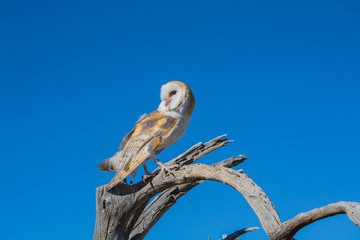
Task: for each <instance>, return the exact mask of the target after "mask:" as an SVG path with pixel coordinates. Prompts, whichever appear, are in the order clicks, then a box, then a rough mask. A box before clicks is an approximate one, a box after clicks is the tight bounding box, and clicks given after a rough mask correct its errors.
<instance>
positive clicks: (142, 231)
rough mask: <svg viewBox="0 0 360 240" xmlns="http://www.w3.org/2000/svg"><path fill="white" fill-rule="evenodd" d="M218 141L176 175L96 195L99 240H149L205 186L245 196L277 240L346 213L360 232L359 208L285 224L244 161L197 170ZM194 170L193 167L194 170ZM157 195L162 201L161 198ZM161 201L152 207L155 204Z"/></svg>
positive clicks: (331, 208)
mask: <svg viewBox="0 0 360 240" xmlns="http://www.w3.org/2000/svg"><path fill="white" fill-rule="evenodd" d="M225 136H226V135H222V136H219V137H217V138H215V139H213V140H211V141H209V142H207V143H205V144H202V143H198V144H196V145H195V146H193V147H192V148H190V149H189V150H187V151H186V152H185V153H183V154H182V155H180V156H178V157H177V158H175V159H173V160H171V161H170V162H169V163H168V164H173V163H177V164H179V165H180V166H181V167H180V169H179V170H177V171H174V175H168V176H166V177H165V178H163V177H162V176H160V175H157V176H155V177H154V178H152V179H150V180H148V181H146V182H139V183H136V184H132V185H128V184H127V183H126V181H123V182H121V183H120V184H118V185H117V186H116V187H115V188H113V189H112V190H111V191H110V192H107V191H105V186H101V187H98V188H97V189H96V224H95V232H94V240H125V239H126V240H127V239H131V240H138V239H144V238H145V236H146V234H147V233H148V232H149V231H150V229H151V228H152V227H153V226H154V225H155V224H156V223H157V222H158V221H159V219H160V218H161V217H162V216H163V215H164V214H165V212H166V211H167V210H169V209H170V208H171V207H172V206H173V205H174V204H175V203H176V201H177V200H178V199H179V198H181V197H182V196H183V195H185V194H186V193H187V192H189V191H190V190H191V189H192V188H194V187H196V186H197V185H199V184H201V183H202V182H203V181H205V180H212V181H217V182H222V183H224V184H227V185H229V186H231V187H233V188H234V189H236V190H237V191H238V192H239V193H241V194H242V195H243V196H244V198H245V199H246V201H247V202H248V203H249V205H250V206H251V207H252V209H253V210H254V212H255V213H256V215H257V216H258V218H259V220H260V223H261V225H262V227H263V229H264V231H265V232H266V234H267V235H268V236H269V238H270V239H272V240H291V239H293V236H294V235H295V234H296V233H297V232H298V231H299V230H300V229H301V228H303V227H305V226H307V225H309V224H311V223H313V222H315V221H317V220H320V219H323V218H326V217H330V216H333V215H336V214H344V213H346V214H347V215H348V216H349V218H350V219H351V221H352V222H353V223H355V224H356V225H357V226H358V227H360V204H359V203H357V202H338V203H333V204H330V205H327V206H324V207H321V208H317V209H314V210H311V211H309V212H306V213H301V214H299V215H297V216H295V217H294V218H293V219H291V220H288V221H286V222H281V220H280V217H279V214H278V213H277V211H276V209H275V207H274V205H273V203H272V202H271V201H270V199H269V198H268V196H267V195H266V194H265V192H264V191H263V190H262V189H261V188H260V187H259V186H258V185H256V184H255V183H254V182H253V181H252V180H251V179H250V178H249V176H248V175H246V174H244V173H243V170H238V171H235V170H233V169H232V167H234V166H237V165H238V164H240V163H242V162H243V161H244V160H245V159H246V157H245V156H243V155H240V156H237V157H232V158H229V159H226V160H223V161H220V162H218V163H217V164H214V165H211V166H209V165H205V164H192V163H194V162H195V161H196V160H197V159H199V158H200V157H202V156H204V155H205V154H208V153H210V152H212V151H214V150H216V149H218V148H220V147H222V146H225V145H226V144H228V143H229V142H231V141H229V140H227V139H224V137H225ZM190 164H191V165H190ZM156 195H157V196H156ZM154 196H156V197H155V198H154V199H153V200H152V201H150V200H151V199H152V198H153V197H154ZM254 229H257V228H246V229H241V230H239V231H236V232H234V233H232V234H230V235H229V236H226V235H224V236H223V239H226V240H230V239H236V237H238V236H240V235H241V234H244V233H246V232H250V231H252V230H254Z"/></svg>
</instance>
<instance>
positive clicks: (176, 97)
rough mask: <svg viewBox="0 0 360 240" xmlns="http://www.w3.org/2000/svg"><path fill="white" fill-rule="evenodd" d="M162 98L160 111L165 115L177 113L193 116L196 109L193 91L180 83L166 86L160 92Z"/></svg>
mask: <svg viewBox="0 0 360 240" xmlns="http://www.w3.org/2000/svg"><path fill="white" fill-rule="evenodd" d="M160 98H161V103H160V105H159V108H158V110H159V111H161V112H164V113H165V114H167V113H171V112H176V113H179V114H189V115H191V113H192V111H193V110H194V107H195V98H194V95H193V93H192V91H191V89H190V88H189V86H188V85H186V84H185V83H183V82H180V81H171V82H168V83H166V84H164V85H163V86H162V87H161V90H160Z"/></svg>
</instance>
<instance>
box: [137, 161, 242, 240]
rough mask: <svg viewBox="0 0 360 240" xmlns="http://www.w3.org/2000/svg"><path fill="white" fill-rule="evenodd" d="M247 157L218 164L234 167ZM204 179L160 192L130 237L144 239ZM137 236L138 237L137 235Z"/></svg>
mask: <svg viewBox="0 0 360 240" xmlns="http://www.w3.org/2000/svg"><path fill="white" fill-rule="evenodd" d="M245 159H247V157H245V156H244V155H240V156H237V157H231V158H228V159H225V160H223V161H221V162H219V163H216V165H220V166H224V167H234V166H237V165H238V164H240V163H242V162H243V161H245ZM202 182H204V181H196V182H191V183H188V184H181V185H178V186H175V187H172V188H170V189H167V190H165V191H164V192H162V193H161V194H159V195H158V196H157V197H156V198H155V199H154V200H153V201H152V202H151V203H149V204H148V205H147V206H146V208H145V210H144V211H143V213H142V214H141V216H140V217H139V220H138V221H137V223H136V224H135V225H134V229H133V231H132V232H131V235H130V239H142V238H144V237H145V235H146V234H147V233H148V232H149V231H150V229H151V228H152V227H153V226H154V225H155V223H156V222H157V221H159V219H160V218H161V217H162V216H163V215H164V214H165V213H166V212H167V211H168V210H169V209H170V208H171V207H172V206H173V205H174V204H175V203H176V201H177V200H178V199H179V198H181V197H182V196H184V195H185V194H186V193H188V192H189V191H190V190H191V189H193V188H194V187H196V186H198V185H199V184H200V183H202ZM135 236H136V237H135Z"/></svg>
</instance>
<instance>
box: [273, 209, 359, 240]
mask: <svg viewBox="0 0 360 240" xmlns="http://www.w3.org/2000/svg"><path fill="white" fill-rule="evenodd" d="M344 213H346V214H347V215H348V217H349V218H350V220H351V221H352V222H353V223H354V224H355V225H357V226H358V227H360V203H357V202H338V203H332V204H329V205H327V206H324V207H320V208H316V209H313V210H311V211H309V212H305V213H300V214H298V215H296V216H295V217H294V218H293V219H291V220H288V221H286V222H284V223H282V224H280V225H279V226H278V227H277V228H276V229H275V230H274V231H273V235H272V236H271V239H274V240H275V239H276V240H289V239H292V237H293V236H294V235H295V234H296V233H297V232H298V231H299V230H300V229H302V228H304V227H306V226H307V225H309V224H311V223H314V222H316V221H318V220H321V219H324V218H327V217H331V216H334V215H337V214H344Z"/></svg>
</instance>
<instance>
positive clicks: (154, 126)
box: [98, 81, 195, 191]
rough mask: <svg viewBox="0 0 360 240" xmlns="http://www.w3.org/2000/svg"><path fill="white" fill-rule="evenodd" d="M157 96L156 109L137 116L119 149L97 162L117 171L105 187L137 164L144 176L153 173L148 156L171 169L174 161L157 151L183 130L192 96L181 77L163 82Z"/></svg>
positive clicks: (165, 169) (167, 170) (132, 173)
mask: <svg viewBox="0 0 360 240" xmlns="http://www.w3.org/2000/svg"><path fill="white" fill-rule="evenodd" d="M160 98H161V103H160V105H159V107H158V109H157V110H156V111H154V112H152V113H150V114H147V115H144V116H142V117H140V119H139V120H138V121H137V122H136V124H135V127H134V128H133V129H132V130H131V131H130V132H129V133H128V134H127V135H126V136H125V137H124V138H123V140H122V141H121V144H120V149H119V151H118V152H116V153H115V154H114V156H113V157H111V158H109V159H105V160H104V161H102V162H101V163H100V164H99V165H98V169H100V170H102V171H106V172H117V173H116V175H115V176H114V178H113V179H112V180H111V181H110V183H108V184H107V185H106V190H107V191H108V190H110V189H112V188H113V187H114V186H115V185H117V184H118V183H119V182H120V181H121V180H123V179H124V178H125V177H127V176H128V175H130V176H131V177H133V178H134V177H135V176H136V172H137V169H138V167H139V166H140V164H142V165H143V167H144V171H145V176H144V178H147V177H150V176H153V175H152V174H150V173H149V171H148V169H147V167H146V161H147V160H149V159H152V160H153V161H154V162H155V163H157V164H159V165H160V167H161V173H162V174H166V173H171V170H173V169H174V167H175V168H176V165H175V166H169V167H167V166H165V165H164V164H162V163H161V162H160V161H159V159H158V158H157V157H156V155H157V154H159V153H160V152H161V151H162V150H164V149H165V148H167V147H168V146H170V145H172V144H174V143H176V142H177V141H178V140H179V139H180V137H182V136H183V135H184V134H185V130H186V128H187V126H188V125H189V122H190V118H191V114H192V112H193V110H194V107H195V98H194V95H193V93H192V91H191V89H190V88H189V86H188V85H186V84H185V83H183V82H180V81H171V82H168V83H166V84H164V85H163V86H162V87H161V90H160Z"/></svg>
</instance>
